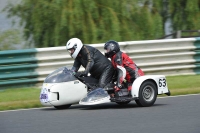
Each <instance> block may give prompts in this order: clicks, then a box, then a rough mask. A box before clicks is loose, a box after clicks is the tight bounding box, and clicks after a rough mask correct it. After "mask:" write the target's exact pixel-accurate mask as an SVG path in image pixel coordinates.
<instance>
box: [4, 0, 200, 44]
mask: <svg viewBox="0 0 200 133" xmlns="http://www.w3.org/2000/svg"><path fill="white" fill-rule="evenodd" d="M199 10H200V0H48V1H47V0H22V2H21V4H19V5H13V4H11V3H9V4H8V5H7V6H6V8H5V9H4V11H6V12H8V13H9V17H12V16H18V17H19V18H20V20H21V21H20V22H21V23H20V24H21V25H22V26H23V27H24V36H25V38H26V39H27V40H30V43H31V41H32V42H33V43H34V44H35V47H52V46H64V45H65V43H66V42H67V41H68V40H69V39H70V38H72V37H78V38H80V39H81V40H82V41H83V43H85V44H92V43H102V42H106V41H108V40H110V39H112V40H116V41H130V40H150V39H157V38H160V37H162V36H164V34H165V33H164V30H165V29H164V23H165V21H166V19H167V18H170V19H171V21H172V23H171V26H172V29H173V31H176V30H185V29H186V30H192V29H199V28H200V25H199V23H200V11H199Z"/></svg>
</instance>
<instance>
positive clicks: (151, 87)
mask: <svg viewBox="0 0 200 133" xmlns="http://www.w3.org/2000/svg"><path fill="white" fill-rule="evenodd" d="M156 99H157V87H156V85H155V83H154V82H152V81H145V82H144V83H142V85H141V86H140V90H139V99H137V100H135V102H136V103H137V105H139V106H141V107H148V106H152V105H153V104H154V103H155V101H156Z"/></svg>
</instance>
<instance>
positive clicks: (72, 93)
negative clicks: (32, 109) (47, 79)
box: [40, 80, 87, 106]
mask: <svg viewBox="0 0 200 133" xmlns="http://www.w3.org/2000/svg"><path fill="white" fill-rule="evenodd" d="M41 94H43V95H44V96H45V97H43V98H41V96H40V101H41V103H42V105H45V106H49V105H51V106H52V105H53V106H60V105H66V104H76V103H78V102H79V101H80V100H81V99H82V98H83V97H85V96H86V94H87V86H86V85H85V84H83V83H82V82H80V81H79V80H75V81H69V82H63V83H44V84H43V87H42V90H41Z"/></svg>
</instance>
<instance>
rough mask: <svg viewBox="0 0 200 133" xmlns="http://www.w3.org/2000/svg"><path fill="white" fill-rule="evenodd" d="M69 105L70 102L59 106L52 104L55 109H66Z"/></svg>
mask: <svg viewBox="0 0 200 133" xmlns="http://www.w3.org/2000/svg"><path fill="white" fill-rule="evenodd" d="M70 106H71V104H67V105H61V106H54V108H56V109H68V108H69V107H70Z"/></svg>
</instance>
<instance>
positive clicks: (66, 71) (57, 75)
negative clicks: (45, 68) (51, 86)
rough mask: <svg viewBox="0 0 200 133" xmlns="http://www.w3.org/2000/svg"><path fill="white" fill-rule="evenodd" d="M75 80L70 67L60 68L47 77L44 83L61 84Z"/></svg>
mask: <svg viewBox="0 0 200 133" xmlns="http://www.w3.org/2000/svg"><path fill="white" fill-rule="evenodd" d="M73 80H77V78H75V77H74V75H73V71H72V70H71V67H70V66H68V67H67V66H65V67H61V68H59V69H57V70H55V71H54V72H52V73H51V74H49V75H48V76H47V78H46V79H45V80H44V83H61V82H68V81H73Z"/></svg>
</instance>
